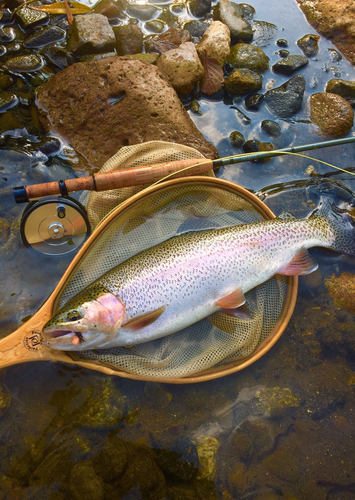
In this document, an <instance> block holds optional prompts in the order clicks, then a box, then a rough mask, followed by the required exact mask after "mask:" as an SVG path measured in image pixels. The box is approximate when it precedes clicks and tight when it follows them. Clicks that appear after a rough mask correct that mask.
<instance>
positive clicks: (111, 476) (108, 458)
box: [93, 436, 128, 483]
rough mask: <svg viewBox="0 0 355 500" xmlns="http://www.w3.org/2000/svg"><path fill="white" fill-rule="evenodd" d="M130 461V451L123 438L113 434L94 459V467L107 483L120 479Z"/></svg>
mask: <svg viewBox="0 0 355 500" xmlns="http://www.w3.org/2000/svg"><path fill="white" fill-rule="evenodd" d="M127 463H128V451H127V446H126V443H125V441H124V440H123V439H121V438H119V437H117V436H112V437H111V438H110V441H109V443H108V444H107V446H105V447H104V448H103V449H102V451H101V452H100V453H99V454H98V455H97V456H96V457H95V458H94V459H93V464H94V469H95V472H96V474H97V475H98V476H100V477H101V479H102V480H103V481H104V482H105V483H111V482H112V481H115V480H116V479H118V478H119V477H120V476H121V475H122V474H123V472H124V470H125V468H126V466H127Z"/></svg>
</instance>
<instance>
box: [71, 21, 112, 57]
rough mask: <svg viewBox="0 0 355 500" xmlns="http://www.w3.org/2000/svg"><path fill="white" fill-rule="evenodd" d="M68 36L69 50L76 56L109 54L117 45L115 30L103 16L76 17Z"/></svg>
mask: <svg viewBox="0 0 355 500" xmlns="http://www.w3.org/2000/svg"><path fill="white" fill-rule="evenodd" d="M68 36H69V39H68V43H67V49H68V50H69V51H70V52H73V53H74V54H76V55H85V54H98V53H104V52H109V51H111V50H113V49H114V48H115V45H116V37H115V34H114V32H113V29H112V28H111V25H110V23H109V21H108V19H107V17H105V16H103V15H102V14H86V15H79V16H75V17H74V21H73V24H72V26H71V28H70V30H69V33H68Z"/></svg>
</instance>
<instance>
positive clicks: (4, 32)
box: [0, 26, 16, 43]
mask: <svg viewBox="0 0 355 500" xmlns="http://www.w3.org/2000/svg"><path fill="white" fill-rule="evenodd" d="M15 38H16V35H15V31H14V29H13V28H11V27H10V26H4V27H3V28H0V42H1V43H7V42H12V41H13V40H15Z"/></svg>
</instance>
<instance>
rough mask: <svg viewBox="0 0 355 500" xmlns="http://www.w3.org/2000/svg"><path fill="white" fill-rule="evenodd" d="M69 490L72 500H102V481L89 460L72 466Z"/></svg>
mask: <svg viewBox="0 0 355 500" xmlns="http://www.w3.org/2000/svg"><path fill="white" fill-rule="evenodd" d="M69 490H70V494H71V498H72V499H73V500H82V499H83V498H90V500H103V499H104V498H105V488H104V483H103V481H102V479H100V478H99V476H98V475H97V474H96V472H95V469H94V466H93V463H92V462H91V460H87V461H85V462H79V463H76V464H74V465H73V467H72V469H71V471H70V484H69Z"/></svg>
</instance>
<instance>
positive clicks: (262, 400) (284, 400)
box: [255, 387, 299, 418]
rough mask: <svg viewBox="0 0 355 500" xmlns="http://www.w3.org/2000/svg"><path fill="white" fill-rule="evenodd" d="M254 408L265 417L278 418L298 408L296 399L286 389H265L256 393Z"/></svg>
mask: <svg viewBox="0 0 355 500" xmlns="http://www.w3.org/2000/svg"><path fill="white" fill-rule="evenodd" d="M255 397H256V398H257V400H258V403H257V404H256V407H257V408H259V409H260V412H261V413H262V414H263V415H264V416H265V417H271V418H279V417H283V416H285V415H286V414H287V413H289V412H290V410H292V409H294V408H297V407H298V406H299V400H298V398H297V397H296V396H295V395H293V394H292V392H291V390H290V389H289V388H288V387H267V388H263V389H261V390H260V391H257V393H256V394H255Z"/></svg>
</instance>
